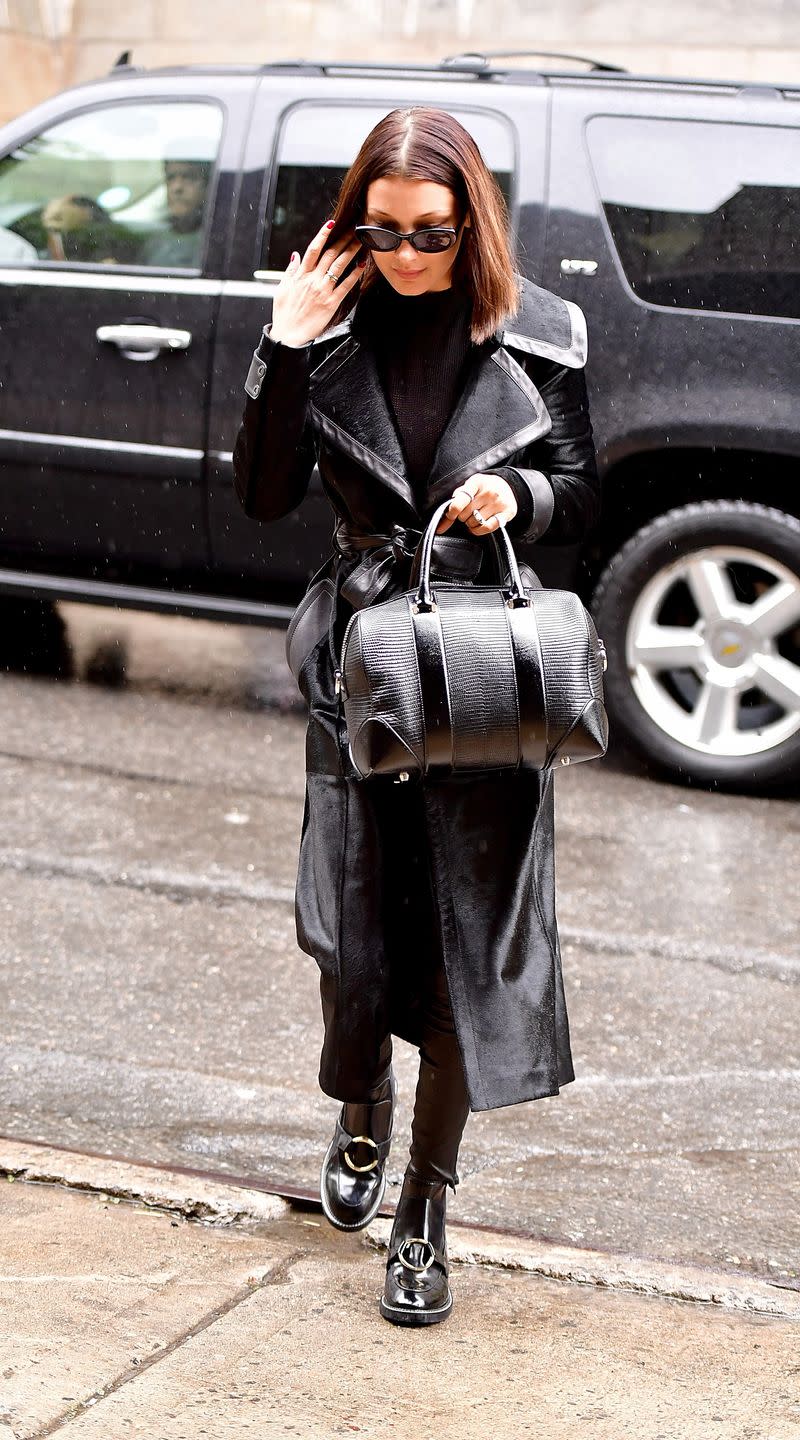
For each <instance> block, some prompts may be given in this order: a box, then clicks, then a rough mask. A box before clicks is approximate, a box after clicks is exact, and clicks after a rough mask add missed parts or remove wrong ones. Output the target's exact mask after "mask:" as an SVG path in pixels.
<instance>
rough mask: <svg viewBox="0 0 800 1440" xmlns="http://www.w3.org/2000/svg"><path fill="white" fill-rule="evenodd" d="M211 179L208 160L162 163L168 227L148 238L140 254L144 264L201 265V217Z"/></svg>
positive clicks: (188, 266) (192, 267)
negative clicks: (165, 187)
mask: <svg viewBox="0 0 800 1440" xmlns="http://www.w3.org/2000/svg"><path fill="white" fill-rule="evenodd" d="M210 177H211V162H210V161H209V160H191V159H183V158H180V157H177V156H176V157H172V158H167V159H165V161H164V178H165V180H166V185H167V214H168V217H169V222H168V225H167V227H166V228H165V229H163V230H158V231H156V232H155V233H154V234H152V235H148V237H147V239H146V240H145V242H144V245H143V246H142V249H141V252H140V256H139V259H140V263H141V264H144V265H170V266H182V267H186V268H187V269H196V268H197V267H198V266H199V264H200V256H201V245H202V239H203V215H204V212H205V204H206V192H207V190H208V182H209V179H210Z"/></svg>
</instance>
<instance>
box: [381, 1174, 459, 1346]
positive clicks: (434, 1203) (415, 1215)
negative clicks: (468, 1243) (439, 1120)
mask: <svg viewBox="0 0 800 1440" xmlns="http://www.w3.org/2000/svg"><path fill="white" fill-rule="evenodd" d="M446 1197H447V1184H446V1182H445V1181H444V1180H442V1181H438V1180H421V1179H420V1178H419V1177H418V1176H417V1175H416V1174H415V1172H414V1170H413V1169H412V1167H411V1166H410V1165H409V1167H408V1169H407V1170H406V1173H405V1177H404V1179H403V1189H402V1191H401V1193H400V1199H399V1200H398V1202H397V1210H396V1212H395V1217H394V1224H393V1226H392V1233H391V1236H390V1237H389V1255H388V1258H387V1261H386V1281H385V1284H384V1289H383V1295H382V1297H381V1302H380V1311H381V1315H382V1316H383V1318H384V1320H391V1322H392V1324H393V1325H434V1324H435V1323H436V1322H437V1321H438V1320H446V1319H447V1317H448V1315H449V1314H450V1311H451V1310H452V1308H453V1296H452V1294H451V1291H450V1285H449V1282H448V1278H447V1277H448V1273H449V1263H448V1259H447V1239H446V1236H445V1209H446Z"/></svg>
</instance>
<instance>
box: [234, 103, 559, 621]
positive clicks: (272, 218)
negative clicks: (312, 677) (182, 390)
mask: <svg viewBox="0 0 800 1440" xmlns="http://www.w3.org/2000/svg"><path fill="white" fill-rule="evenodd" d="M354 89H355V87H354ZM367 94H369V97H370V98H366V96H367ZM434 99H435V101H436V102H438V103H439V104H441V103H442V87H441V85H440V84H439V85H434V84H429V85H428V86H426V87H425V88H424V91H423V88H422V87H420V92H419V94H415V95H412V96H409V95H408V93H407V91H406V92H403V93H396V94H395V95H394V96H393V95H392V94H391V93H390V91H389V87H388V86H387V93H386V94H385V96H380V95H379V96H377V97H376V95H375V86H374V83H373V84H371V85H370V86H369V90H368V91H367V89H366V87H365V90H364V93H363V94H361V95H358V94H356V93H353V94H351V95H350V96H344V95H343V94H342V93H341V92H340V93H339V94H338V95H335V96H332V95H331V86H330V83H329V82H326V81H323V82H322V83H321V84H318V85H317V87H316V90H315V88H314V86H313V84H312V83H310V82H309V83H308V84H307V85H305V86H304V90H303V95H302V98H300V97H299V96H298V91H297V87H296V84H295V85H292V84H291V82H287V81H285V80H283V81H282V80H281V79H279V78H277V77H274V76H268V77H266V78H265V79H263V80H262V82H261V86H260V90H259V94H258V98H257V100H256V104H255V107H254V111H253V119H252V123H251V127H250V134H249V137H248V142H247V147H246V153H245V161H244V168H243V175H242V189H241V194H240V202H239V209H238V216H237V223H236V238H235V244H234V248H233V252H232V261H231V270H230V274H229V278H228V280H227V281H226V283H225V286H224V290H223V298H222V305H221V310H220V318H219V327H218V339H217V345H216V351H215V365H214V378H213V384H212V404H211V420H210V433H209V523H210V533H211V547H212V554H213V557H214V561H215V566H216V568H217V570H218V572H219V571H223V572H224V571H227V572H228V573H229V575H230V583H231V584H232V585H233V584H235V586H236V588H237V591H238V592H240V593H242V594H249V595H252V596H254V597H255V596H258V597H259V598H261V599H263V600H273V601H277V602H280V601H284V602H285V601H288V602H291V601H292V600H293V599H296V598H297V595H298V593H299V591H300V590H301V589H302V588H303V586H304V585H305V583H306V581H307V580H308V578H309V577H310V576H311V574H312V573H313V572H314V571H315V570H316V569H317V568H318V567H319V565H320V564H321V563H322V561H323V559H324V558H325V556H326V555H327V554H328V553H329V552H330V537H331V531H332V528H333V517H332V513H331V509H330V506H329V504H328V502H327V500H326V498H325V496H324V494H323V492H322V488H321V484H320V482H319V477H318V475H317V473H316V472H315V474H314V476H313V477H312V482H311V485H310V488H309V495H308V498H307V499H306V501H305V502H304V504H303V505H302V506H301V507H300V508H299V509H298V510H296V511H295V512H294V513H293V514H291V515H288V516H287V517H286V518H285V519H284V520H281V521H278V522H276V523H274V524H270V525H268V526H259V525H254V524H253V522H252V520H248V519H247V518H246V517H245V516H244V515H243V514H242V510H241V506H240V505H239V502H238V501H237V499H236V495H235V492H234V490H233V481H232V473H231V458H232V448H233V444H234V441H235V437H236V430H237V428H238V423H239V420H240V418H241V413H242V409H243V406H244V389H243V386H244V380H245V376H246V374H247V369H248V366H249V364H250V360H251V357H252V351H253V349H254V348H255V346H256V344H257V343H258V340H259V336H260V332H261V328H262V326H264V325H265V324H267V322H268V321H269V319H270V318H271V314H272V298H273V296H274V294H275V290H276V288H277V285H278V283H279V281H280V278H281V275H282V274H283V271H284V270H285V268H286V266H287V264H288V262H289V256H290V254H291V251H292V249H293V248H295V249H299V250H300V251H301V253H302V251H303V250H304V248H305V247H306V246H307V245H308V244H309V242H310V241H311V240H312V239H313V237H314V234H315V233H316V231H317V230H318V229H319V226H320V224H321V223H322V221H323V220H324V219H325V217H326V215H329V214H331V213H332V209H333V205H334V203H335V199H336V194H337V191H338V188H339V185H340V183H341V180H342V178H343V176H344V174H345V172H346V170H347V169H348V167H349V166H350V165H351V163H352V161H353V160H354V159H355V156H356V154H357V152H358V149H359V147H360V145H361V143H362V141H363V140H364V139H365V137H366V136H367V134H368V133H369V131H370V130H371V129H372V128H373V126H374V125H375V124H377V122H378V120H380V119H381V118H382V117H383V116H384V115H386V114H387V113H388V111H390V110H392V109H393V108H395V106H396V105H399V104H402V103H413V102H414V101H415V100H416V101H419V102H421V103H434ZM448 99H449V102H450V103H449V104H448V105H447V109H448V110H449V111H450V112H451V113H452V114H454V115H456V116H457V118H458V119H460V120H461V122H462V124H464V125H465V126H466V128H467V129H469V130H470V132H471V133H472V134H473V135H474V136H475V139H476V140H477V142H478V144H479V145H480V147H481V151H482V153H483V155H484V157H485V159H486V162H487V164H488V165H489V166H490V168H491V169H492V170H493V172H494V174H495V176H496V178H497V180H498V183H499V184H500V186H501V189H502V190H503V192H504V195H505V197H506V201H507V204H508V208H509V212H510V216H511V220H512V224H513V225H514V226H515V227H516V226H517V224H518V222H519V233H520V241H521V249H522V252H523V260H524V263H525V264H526V265H527V264H528V263H529V262H532V263H533V264H535V263H536V261H537V260H538V256H539V249H540V244H541V241H542V235H543V224H542V221H543V211H542V200H543V175H544V137H543V130H542V136H541V139H540V137H539V135H538V132H537V131H534V138H533V140H532V141H531V144H530V146H529V147H528V150H527V152H526V155H525V158H524V161H523V162H522V166H521V173H522V178H523V180H524V182H525V183H524V187H521V186H520V160H519V154H518V133H517V130H516V128H515V125H514V123H513V121H512V119H510V118H509V115H508V113H503V112H501V111H500V110H499V109H495V108H491V107H489V106H479V105H477V104H464V103H463V102H462V103H453V98H452V97H451V96H448ZM504 101H505V97H504ZM508 108H511V109H512V113H513V115H514V119H517V120H518V122H519V123H521V122H522V120H523V118H525V119H527V120H528V121H529V120H530V118H531V117H530V114H529V112H525V116H524V117H523V114H522V112H521V107H520V106H519V104H518V105H517V107H516V109H514V108H513V107H506V109H508ZM534 176H535V179H534V178H533V177H534ZM521 188H522V194H523V197H524V203H523V205H522V206H521V205H520V189H521Z"/></svg>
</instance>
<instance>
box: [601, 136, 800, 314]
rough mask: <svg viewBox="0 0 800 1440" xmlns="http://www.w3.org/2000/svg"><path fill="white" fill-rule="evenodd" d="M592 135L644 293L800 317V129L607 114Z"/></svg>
mask: <svg viewBox="0 0 800 1440" xmlns="http://www.w3.org/2000/svg"><path fill="white" fill-rule="evenodd" d="M587 137H588V144H589V151H590V155H591V160H592V165H593V168H594V172H595V177H596V180H597V185H598V189H599V192H600V198H601V201H602V204H603V210H604V212H605V215H606V219H607V221H608V225H609V228H610V230H611V234H612V237H613V240H614V244H615V246H616V249H617V252H618V254H619V258H620V261H621V264H622V266H623V269H624V271H625V275H626V277H627V279H628V283H629V284H630V286H631V288H632V289H633V290H634V291H635V292H636V294H637V295H640V296H641V298H642V299H643V300H649V301H651V302H652V303H653V304H656V305H680V306H687V307H689V308H691V309H696V310H730V311H737V312H739V313H741V314H746V315H775V316H789V317H792V318H798V317H800V284H798V280H800V245H799V244H798V238H797V237H798V234H799V233H800V130H798V129H789V128H788V127H787V128H782V127H779V126H777V125H775V126H772V125H769V126H767V125H718V124H707V123H704V122H699V121H674V120H644V119H632V118H627V117H626V118H616V117H610V116H596V117H595V118H594V119H593V120H591V121H590V122H589V125H588V127H587Z"/></svg>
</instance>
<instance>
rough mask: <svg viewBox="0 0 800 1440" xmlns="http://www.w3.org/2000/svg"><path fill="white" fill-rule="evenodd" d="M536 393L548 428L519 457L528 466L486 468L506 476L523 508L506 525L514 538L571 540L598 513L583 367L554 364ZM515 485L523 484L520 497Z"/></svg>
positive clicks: (582, 532)
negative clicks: (549, 423) (546, 413)
mask: <svg viewBox="0 0 800 1440" xmlns="http://www.w3.org/2000/svg"><path fill="white" fill-rule="evenodd" d="M539 393H540V394H541V396H542V399H543V400H544V402H545V405H546V406H547V409H548V411H549V414H550V418H551V421H552V427H551V429H550V431H549V432H548V434H547V435H544V436H542V438H541V439H539V440H537V441H535V442H534V443H533V444H532V445H531V447H530V451H529V452H528V453H527V454H525V455H523V456H522V459H523V460H524V459H527V458H530V460H531V468H528V467H527V466H525V465H506V466H499V467H498V468H497V469H495V470H493V471H490V472H487V473H490V474H493V475H502V476H503V478H504V479H506V480H508V482H509V484H510V485H511V488H512V489H513V490H514V494H515V496H516V497H517V504H518V506H519V505H520V498H522V502H523V503H522V506H521V507H520V510H521V513H520V514H518V515H515V516H514V520H513V521H511V522H510V524H509V526H508V533H509V535H513V536H514V538H515V540H518V541H520V542H524V541H530V540H544V542H545V544H552V545H569V544H574V543H575V542H577V541H579V540H582V539H583V538H584V536H585V535H586V534H587V533H588V531H589V530H591V528H592V526H593V525H595V523H596V522H597V519H598V517H599V514H600V476H599V473H598V469H597V456H596V452H595V445H594V436H593V431H592V422H591V419H590V416H589V399H588V394H587V390H586V377H585V373H584V369H583V367H580V368H576V367H575V366H567V365H560V366H558V368H557V369H556V371H555V373H554V374H553V375H551V376H549V377H548V378H547V379H546V380H545V381H542V382H541V383H540V384H539ZM534 467H535V468H534ZM518 487H523V490H522V496H520V491H519V489H518ZM512 526H513V527H514V528H512Z"/></svg>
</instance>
